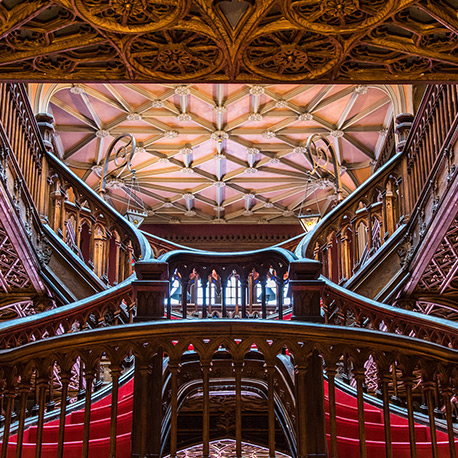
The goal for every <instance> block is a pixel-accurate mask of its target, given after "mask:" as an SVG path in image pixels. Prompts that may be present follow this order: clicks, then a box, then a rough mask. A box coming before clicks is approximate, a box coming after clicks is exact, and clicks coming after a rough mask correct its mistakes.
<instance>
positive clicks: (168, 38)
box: [126, 30, 223, 81]
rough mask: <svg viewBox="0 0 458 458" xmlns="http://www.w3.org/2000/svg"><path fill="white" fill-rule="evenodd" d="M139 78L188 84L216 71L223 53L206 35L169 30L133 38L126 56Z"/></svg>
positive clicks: (221, 60)
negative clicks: (185, 82) (142, 76)
mask: <svg viewBox="0 0 458 458" xmlns="http://www.w3.org/2000/svg"><path fill="white" fill-rule="evenodd" d="M126 55H127V58H128V59H129V62H130V63H131V64H132V66H133V67H135V68H136V69H137V70H138V71H139V72H140V73H141V74H143V75H145V76H148V77H153V78H159V79H164V80H174V81H176V80H190V79H195V78H200V77H202V76H204V75H208V74H210V73H213V72H214V71H216V70H218V69H219V67H220V66H221V64H222V62H223V53H222V51H221V49H220V48H219V47H218V46H217V44H216V43H215V42H214V41H213V40H212V39H211V38H209V37H207V36H206V35H203V34H200V33H197V32H192V31H187V30H169V31H167V32H154V33H148V34H145V35H141V36H139V37H135V38H133V39H132V40H131V41H130V42H129V44H128V49H127V52H126Z"/></svg>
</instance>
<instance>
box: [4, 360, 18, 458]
mask: <svg viewBox="0 0 458 458" xmlns="http://www.w3.org/2000/svg"><path fill="white" fill-rule="evenodd" d="M13 374H14V368H8V369H7V370H6V371H5V376H6V384H5V386H4V388H3V393H4V394H3V395H4V397H5V398H6V403H5V405H4V409H5V425H4V427H3V443H2V453H1V458H6V456H7V453H8V441H9V437H10V426H11V417H12V414H13V407H14V398H15V397H16V383H15V379H16V377H14V375H13Z"/></svg>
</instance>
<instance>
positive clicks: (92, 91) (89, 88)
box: [80, 84, 125, 111]
mask: <svg viewBox="0 0 458 458" xmlns="http://www.w3.org/2000/svg"><path fill="white" fill-rule="evenodd" d="M80 87H81V88H82V89H83V90H84V92H85V93H86V94H87V95H90V96H91V97H93V98H94V99H97V100H100V101H101V102H104V103H106V104H107V105H109V106H111V107H113V108H116V109H118V110H120V111H124V110H125V108H124V106H123V105H122V104H121V103H119V102H118V101H117V100H112V99H110V97H107V96H106V95H105V94H103V93H102V92H100V91H98V90H96V89H94V88H93V87H92V86H89V85H88V84H80Z"/></svg>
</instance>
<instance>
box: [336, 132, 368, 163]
mask: <svg viewBox="0 0 458 458" xmlns="http://www.w3.org/2000/svg"><path fill="white" fill-rule="evenodd" d="M343 138H344V139H345V140H347V142H349V143H351V144H352V145H353V146H354V147H355V148H357V149H358V150H359V151H361V152H362V153H363V154H364V155H366V156H367V157H368V158H369V159H371V160H373V161H374V160H375V154H374V152H373V151H372V150H371V149H370V148H368V147H367V146H366V145H364V144H362V143H361V142H360V141H359V140H356V138H354V137H352V136H351V135H348V134H347V133H344V136H343Z"/></svg>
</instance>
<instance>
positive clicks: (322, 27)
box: [282, 0, 397, 33]
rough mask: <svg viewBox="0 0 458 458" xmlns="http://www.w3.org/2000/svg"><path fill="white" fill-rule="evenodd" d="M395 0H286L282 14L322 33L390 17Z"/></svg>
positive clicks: (348, 29) (346, 30)
mask: <svg viewBox="0 0 458 458" xmlns="http://www.w3.org/2000/svg"><path fill="white" fill-rule="evenodd" d="M396 4H397V2H395V1H394V0H284V1H283V2H282V9H283V14H284V15H285V16H286V17H287V18H288V19H289V20H290V21H291V22H292V23H293V24H295V25H297V26H300V27H305V28H306V29H308V30H313V31H315V32H321V33H350V32H356V31H358V30H362V29H366V28H368V27H371V26H373V25H375V24H377V23H379V22H381V21H383V20H384V19H386V18H387V17H388V15H389V14H390V13H391V12H392V11H393V8H394V7H395V6H396Z"/></svg>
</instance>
